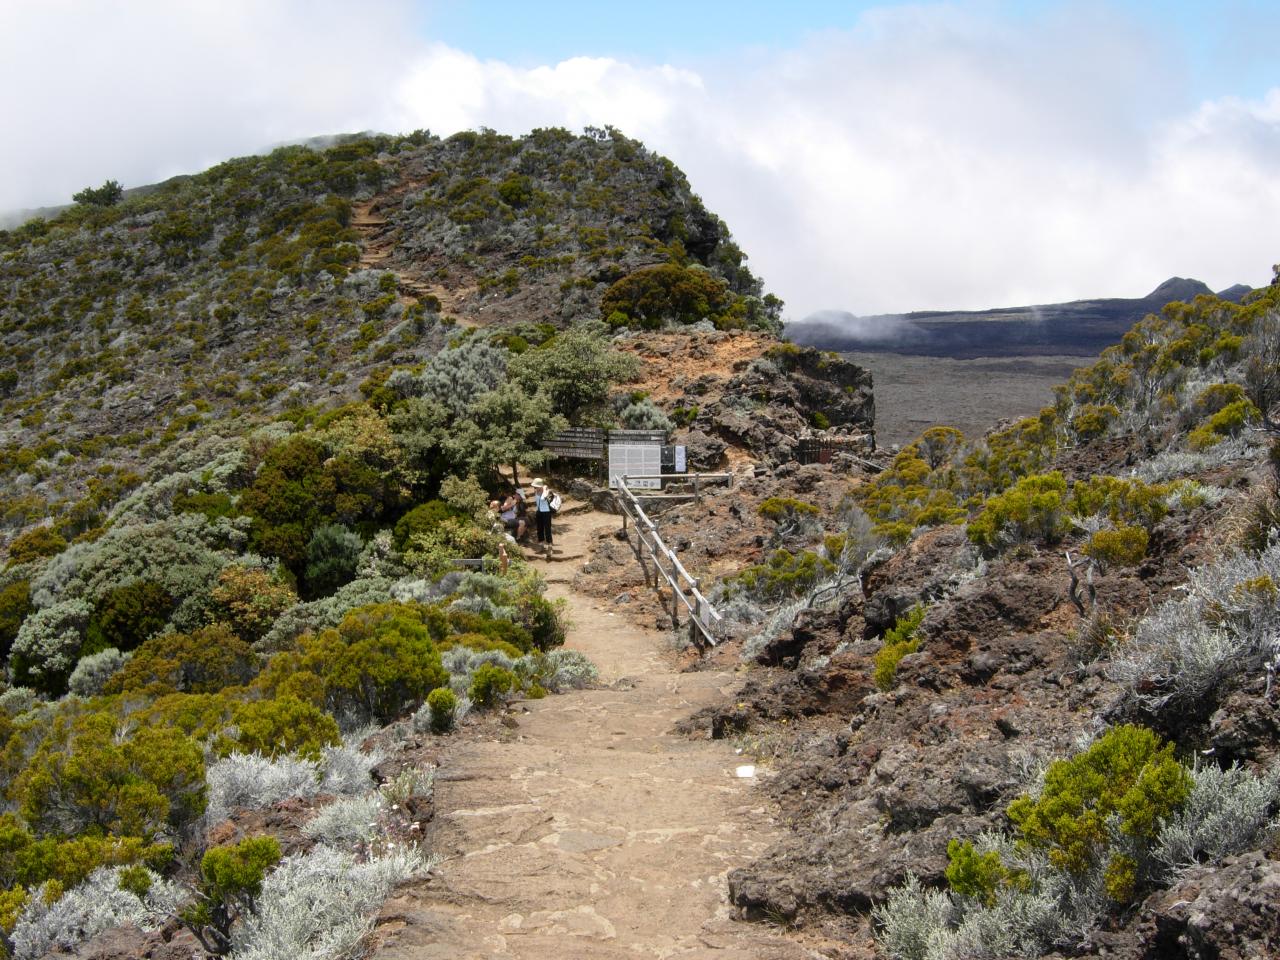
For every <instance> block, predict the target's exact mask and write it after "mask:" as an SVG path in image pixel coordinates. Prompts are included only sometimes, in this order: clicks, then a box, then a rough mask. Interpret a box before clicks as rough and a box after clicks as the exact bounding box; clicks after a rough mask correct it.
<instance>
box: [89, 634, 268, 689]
mask: <svg viewBox="0 0 1280 960" xmlns="http://www.w3.org/2000/svg"><path fill="white" fill-rule="evenodd" d="M257 663H258V657H257V655H256V654H255V653H254V652H253V649H252V648H251V647H250V646H249V644H247V643H246V642H245V641H243V640H241V639H240V638H239V637H237V636H236V635H235V634H234V633H232V632H231V629H230V628H229V627H227V626H226V625H225V624H221V623H215V624H212V625H210V626H208V627H201V628H200V629H199V630H195V631H193V632H191V633H190V634H185V633H166V634H161V635H160V636H157V637H152V638H151V639H150V640H147V641H146V642H145V643H143V644H142V646H140V647H139V648H138V649H137V650H136V651H134V654H133V656H132V657H131V658H130V659H129V661H128V663H126V664H125V665H124V666H123V667H122V668H121V669H120V670H119V671H118V672H117V673H116V674H115V675H114V676H113V677H111V679H110V680H108V681H107V683H106V686H105V687H104V688H103V691H104V692H105V693H128V692H130V691H135V690H148V691H150V692H151V693H152V694H153V695H155V694H157V693H162V692H169V693H217V692H218V691H219V690H222V689H225V688H226V687H231V686H242V685H244V684H246V683H248V682H249V681H250V680H252V679H253V676H254V674H255V673H256V672H257Z"/></svg>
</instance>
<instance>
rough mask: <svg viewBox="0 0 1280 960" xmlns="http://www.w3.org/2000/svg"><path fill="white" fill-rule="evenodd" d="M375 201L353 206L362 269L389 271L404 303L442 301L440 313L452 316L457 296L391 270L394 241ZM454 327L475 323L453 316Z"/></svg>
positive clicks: (352, 214) (354, 225) (354, 226)
mask: <svg viewBox="0 0 1280 960" xmlns="http://www.w3.org/2000/svg"><path fill="white" fill-rule="evenodd" d="M376 203H377V201H376V200H366V201H364V202H362V203H355V204H352V206H351V228H352V229H353V230H355V231H356V233H358V234H359V235H360V241H361V243H360V269H362V270H386V271H389V272H390V273H393V274H395V278H396V288H397V294H398V297H399V300H400V302H401V303H403V304H405V305H408V304H411V303H416V302H417V301H419V300H422V299H423V298H424V297H427V296H434V297H435V298H436V299H437V300H439V301H440V307H441V310H442V311H444V312H446V313H449V314H450V315H451V316H453V313H454V312H455V311H456V305H457V296H455V294H453V293H451V292H450V291H448V290H446V289H445V288H444V287H443V286H441V285H439V284H431V283H427V282H426V281H424V280H422V279H420V278H418V277H414V276H411V275H409V274H407V273H405V272H404V271H402V270H398V269H397V268H396V267H394V266H392V265H391V264H390V263H389V261H390V259H391V253H392V251H393V250H394V248H395V238H394V237H393V236H392V235H391V234H390V232H389V231H388V230H387V220H386V218H384V217H383V216H381V215H380V214H379V213H378V211H377V208H376V206H375V204H376ZM454 323H455V324H457V325H458V326H461V327H474V326H475V325H476V323H475V321H474V320H471V319H470V318H468V317H459V316H454Z"/></svg>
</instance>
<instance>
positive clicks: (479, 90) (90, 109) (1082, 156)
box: [0, 0, 1280, 318]
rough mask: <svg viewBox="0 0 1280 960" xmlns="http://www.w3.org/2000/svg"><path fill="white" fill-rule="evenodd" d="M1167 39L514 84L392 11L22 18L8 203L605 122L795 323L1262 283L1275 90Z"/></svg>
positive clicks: (1276, 247)
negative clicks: (347, 136)
mask: <svg viewBox="0 0 1280 960" xmlns="http://www.w3.org/2000/svg"><path fill="white" fill-rule="evenodd" d="M124 9H127V10H128V19H127V20H125V19H122V18H123V16H124V15H123V14H122V13H121V11H122V10H124ZM984 11H986V12H984ZM1068 13H1070V15H1068ZM1158 27H1159V25H1157V24H1151V25H1148V24H1144V23H1142V22H1139V21H1136V20H1133V19H1130V18H1127V17H1125V16H1123V15H1120V14H1117V13H1112V12H1108V10H1107V8H1106V7H1105V6H1092V7H1090V8H1088V10H1087V11H1084V12H1082V8H1081V7H1080V6H1079V5H1070V8H1069V9H1068V7H1067V6H1066V5H1064V6H1063V7H1061V8H1057V9H1050V10H1049V11H1048V12H1045V13H1042V14H1038V15H1035V16H1029V17H1024V18H1021V19H1018V20H1016V21H1015V20H1011V19H1007V18H1000V17H997V16H995V15H993V14H991V13H990V8H986V7H983V8H978V9H977V11H975V10H972V9H967V8H965V9H961V8H958V7H955V6H950V5H941V6H930V5H922V6H910V7H895V8H892V9H885V10H880V11H873V12H871V13H868V14H866V15H864V17H863V18H862V20H861V21H860V23H859V25H858V26H857V27H856V28H855V29H853V30H850V31H840V32H829V33H822V34H817V35H813V36H811V37H810V38H808V39H807V40H806V41H805V42H804V43H803V45H801V46H798V47H796V48H793V49H789V50H774V51H755V52H752V53H750V54H744V55H743V56H742V57H740V58H735V59H724V60H721V61H716V62H698V63H687V64H681V65H650V64H637V63H626V62H622V61H619V60H616V59H609V58H593V57H580V58H575V59H570V60H565V61H563V62H560V63H557V64H551V65H545V66H537V67H531V68H530V67H520V66H514V65H512V64H508V63H503V62H499V61H492V60H480V59H478V58H476V57H474V56H471V55H470V54H468V53H466V52H465V51H460V50H456V49H452V48H450V47H448V46H445V45H442V44H438V43H431V42H428V41H424V40H422V39H419V38H418V36H417V35H416V33H415V30H414V19H413V11H412V10H411V8H410V7H409V5H407V4H398V3H391V4H387V5H384V6H380V7H379V8H378V15H377V16H373V15H371V13H370V12H369V10H368V8H364V7H358V6H353V5H349V4H341V3H337V2H328V0H326V2H303V0H283V2H278V3H275V4H271V5H267V4H261V3H257V2H252V0H227V2H224V3H219V4H216V5H207V4H189V5H184V4H173V3H170V2H168V0H165V2H160V0H137V2H134V3H131V4H129V5H128V6H127V8H126V7H122V6H119V5H105V4H102V5H96V4H89V5H85V4H72V3H70V2H67V0H18V2H16V3H13V4H8V5H6V7H5V11H4V13H3V14H0V82H4V85H5V89H6V90H9V91H11V92H12V91H18V92H19V95H16V96H15V95H12V94H11V95H10V96H7V97H6V98H5V104H4V107H3V108H0V109H2V110H3V114H2V118H3V121H4V128H5V129H6V132H7V138H8V140H9V143H10V144H11V149H9V150H7V151H4V152H3V156H0V210H3V209H13V208H19V207H31V206H37V205H40V204H46V203H57V202H65V200H66V199H67V198H68V197H69V196H70V194H71V193H72V192H74V191H75V190H77V189H79V188H80V187H82V186H85V185H88V184H97V183H101V182H102V181H103V180H105V179H107V178H108V177H113V178H115V179H118V180H121V181H122V182H124V183H125V184H126V185H134V184H139V183H145V182H151V181H155V180H157V179H161V178H163V177H166V176H170V175H173V174H176V173H180V172H190V171H193V170H197V169H200V168H202V167H203V166H205V165H208V164H210V163H214V162H217V161H219V160H221V159H224V158H226V157H228V156H232V155H236V154H242V153H246V152H252V151H255V150H257V149H260V148H261V147H262V146H263V145H264V144H269V143H276V142H281V141H285V140H290V139H299V138H304V137H309V136H313V135H316V134H319V133H327V132H335V131H341V130H362V129H376V130H386V131H408V130H412V129H414V128H418V127H424V128H429V129H431V130H433V131H434V132H437V133H441V134H447V133H451V132H453V131H456V130H459V129H466V128H473V127H477V126H482V125H483V126H489V127H493V128H495V129H498V130H501V131H503V132H511V133H521V132H524V131H527V130H529V129H531V128H533V127H537V126H548V125H560V126H567V127H569V128H573V129H576V128H580V127H582V126H584V125H587V124H596V125H604V124H612V125H614V126H616V127H618V128H620V129H621V130H623V131H624V132H625V133H627V134H628V135H630V136H633V137H637V138H639V139H642V140H644V141H645V142H646V143H647V144H648V145H650V146H651V147H653V148H654V149H656V150H659V151H661V152H663V153H665V154H667V155H668V156H670V157H671V158H672V159H673V160H675V161H676V162H677V163H678V164H680V166H681V167H683V168H684V169H685V171H686V172H687V173H688V174H689V177H690V179H691V181H692V182H693V184H694V185H695V188H696V189H698V190H699V191H700V192H701V193H702V195H703V197H704V199H705V200H706V201H707V203H708V205H709V206H710V207H711V208H712V209H714V210H715V211H717V212H718V213H720V214H721V215H722V216H724V218H725V219H726V221H728V223H729V224H730V226H731V228H732V229H733V230H734V232H735V235H736V236H737V237H738V239H739V240H740V242H741V243H742V245H743V247H744V248H745V249H747V250H748V251H750V252H751V254H752V255H753V266H754V267H755V269H756V270H757V271H758V272H759V273H761V274H762V275H763V276H764V277H765V279H766V281H767V282H768V283H769V285H770V287H771V289H772V290H774V291H775V292H777V293H778V294H779V295H780V296H782V297H783V298H784V299H786V300H787V301H788V313H789V314H790V315H791V316H792V317H793V318H800V317H803V316H805V315H807V314H809V313H812V312H815V311H818V310H822V309H845V310H850V311H852V312H854V313H858V314H876V313H890V312H896V311H902V310H919V309H935V308H938V309H965V308H973V309H977V308H983V307H990V306H996V305H1002V304H1015V303H1036V302H1040V303H1045V302H1053V301H1061V300H1070V299H1073V298H1079V297H1086V296H1135V295H1140V293H1141V292H1142V291H1143V290H1145V289H1147V288H1149V287H1150V286H1151V284H1152V283H1154V282H1157V281H1158V280H1159V279H1160V278H1162V277H1166V276H1169V275H1171V274H1183V275H1193V276H1199V277H1203V278H1204V279H1205V280H1207V281H1208V282H1209V283H1210V285H1212V286H1214V287H1215V288H1220V287H1226V286H1228V285H1229V284H1232V283H1235V282H1237V281H1244V282H1246V283H1251V284H1255V285H1256V284H1261V283H1264V282H1266V281H1267V280H1268V279H1269V277H1270V263H1271V261H1272V260H1273V259H1274V258H1275V257H1276V256H1277V253H1278V252H1280V88H1277V89H1275V90H1272V91H1271V92H1270V93H1269V94H1268V95H1267V96H1265V97H1264V98H1262V99H1260V100H1256V101H1245V100H1235V99H1224V100H1218V101H1214V102H1208V103H1202V104H1192V103H1188V102H1186V101H1185V99H1184V98H1183V97H1182V95H1180V94H1179V92H1178V91H1180V90H1184V89H1185V88H1186V85H1187V78H1186V76H1184V71H1185V69H1186V68H1185V66H1184V64H1183V60H1182V58H1181V56H1180V53H1179V51H1178V50H1177V49H1175V48H1174V47H1173V46H1172V44H1171V42H1170V41H1169V40H1168V39H1167V35H1166V34H1164V33H1163V32H1162V31H1160V30H1159V29H1158ZM12 145H20V146H17V147H16V148H15V147H14V146H12Z"/></svg>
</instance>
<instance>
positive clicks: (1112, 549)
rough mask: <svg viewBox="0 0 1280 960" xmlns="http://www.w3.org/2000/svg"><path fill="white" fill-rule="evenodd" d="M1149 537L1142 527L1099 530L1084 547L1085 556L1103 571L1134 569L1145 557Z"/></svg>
mask: <svg viewBox="0 0 1280 960" xmlns="http://www.w3.org/2000/svg"><path fill="white" fill-rule="evenodd" d="M1149 542H1150V535H1149V534H1148V533H1147V531H1146V530H1144V529H1143V528H1142V527H1129V526H1125V527H1116V528H1115V529H1114V530H1099V531H1097V532H1096V533H1095V534H1094V535H1093V536H1091V537H1090V538H1089V542H1088V543H1086V544H1085V546H1084V552H1085V555H1086V556H1088V557H1090V558H1091V559H1092V560H1094V561H1095V562H1096V563H1097V564H1098V565H1099V566H1100V567H1101V568H1102V569H1103V570H1106V569H1107V568H1108V567H1134V566H1137V565H1138V564H1139V563H1141V562H1142V558H1143V557H1145V556H1146V555H1147V544H1148V543H1149Z"/></svg>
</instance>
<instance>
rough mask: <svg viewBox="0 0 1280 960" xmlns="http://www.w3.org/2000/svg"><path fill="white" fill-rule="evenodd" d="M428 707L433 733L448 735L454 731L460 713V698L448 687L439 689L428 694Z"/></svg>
mask: <svg viewBox="0 0 1280 960" xmlns="http://www.w3.org/2000/svg"><path fill="white" fill-rule="evenodd" d="M427 707H428V708H429V709H430V711H431V732H432V733H448V732H449V731H450V730H452V729H453V721H454V717H455V716H456V715H457V712H458V697H457V695H456V694H454V692H453V691H452V690H450V689H449V688H448V687H437V688H436V689H435V690H432V691H431V692H430V693H429V694H427Z"/></svg>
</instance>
